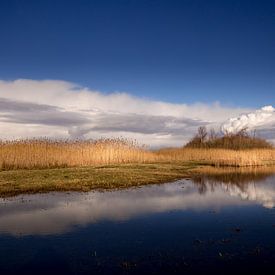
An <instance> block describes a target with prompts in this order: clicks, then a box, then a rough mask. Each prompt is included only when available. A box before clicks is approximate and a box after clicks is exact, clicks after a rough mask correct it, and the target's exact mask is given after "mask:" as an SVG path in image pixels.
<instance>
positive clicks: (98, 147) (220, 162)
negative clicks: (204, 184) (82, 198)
mask: <svg viewBox="0 0 275 275" xmlns="http://www.w3.org/2000/svg"><path fill="white" fill-rule="evenodd" d="M174 161H183V162H186V161H195V162H199V163H205V164H210V165H214V166H258V165H268V164H274V163H275V149H251V150H239V151H236V150H228V149H192V148H171V149H161V150H158V151H150V150H148V149H146V148H145V147H144V146H139V145H138V144H137V143H136V142H134V141H129V140H127V139H100V140H97V141H91V140H89V141H80V140H78V141H63V140H57V141H53V140H47V139H30V140H17V141H0V169H2V170H9V169H35V168H37V169H39V168H55V167H82V166H91V165H105V164H120V163H150V162H151V163H152V162H174Z"/></svg>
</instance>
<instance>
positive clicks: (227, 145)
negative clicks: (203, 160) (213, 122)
mask: <svg viewBox="0 0 275 275" xmlns="http://www.w3.org/2000/svg"><path fill="white" fill-rule="evenodd" d="M185 148H223V149H233V150H242V149H258V148H267V149H271V148H273V146H272V144H271V143H269V142H268V141H266V140H265V139H262V138H259V137H256V136H255V135H254V136H251V135H249V133H248V132H247V129H243V130H241V131H239V132H238V133H234V134H226V135H223V136H218V135H217V134H216V133H215V131H214V130H213V129H212V130H211V131H210V134H209V133H208V132H207V130H206V128H205V127H199V129H198V133H197V134H196V135H195V136H194V137H193V138H192V139H191V140H190V141H189V142H188V143H187V144H186V145H185Z"/></svg>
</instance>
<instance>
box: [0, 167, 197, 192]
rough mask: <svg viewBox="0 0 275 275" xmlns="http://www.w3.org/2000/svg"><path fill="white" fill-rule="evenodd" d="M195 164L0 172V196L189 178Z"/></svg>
mask: <svg viewBox="0 0 275 275" xmlns="http://www.w3.org/2000/svg"><path fill="white" fill-rule="evenodd" d="M195 167H197V166H196V165H195V164H190V163H173V164H171V163H158V164H119V165H108V166H93V167H78V168H59V169H37V170H35V169H33V170H9V171H2V172H0V196H1V197H7V196H14V195H18V194H26V193H45V192H50V191H90V190H108V189H120V188H128V187H134V186H136V187H137V186H141V185H145V184H155V183H163V182H169V181H174V180H177V179H182V178H186V177H190V176H191V174H192V172H191V171H192V169H193V168H195Z"/></svg>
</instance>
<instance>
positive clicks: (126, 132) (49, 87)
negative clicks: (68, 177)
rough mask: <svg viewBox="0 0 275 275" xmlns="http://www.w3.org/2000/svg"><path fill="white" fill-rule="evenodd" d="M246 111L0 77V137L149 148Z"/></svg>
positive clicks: (181, 138)
mask: <svg viewBox="0 0 275 275" xmlns="http://www.w3.org/2000/svg"><path fill="white" fill-rule="evenodd" d="M251 111H253V110H251V109H245V108H228V107H223V106H221V105H220V104H218V103H213V104H202V103H195V104H189V105H188V104H184V103H183V104H174V103H168V102H163V101H154V100H150V99H146V98H138V97H134V96H131V95H130V94H127V93H123V92H114V93H111V94H104V93H101V92H99V91H93V90H90V89H88V88H85V87H81V86H78V85H76V84H74V83H70V82H65V81H57V80H44V81H37V80H25V79H20V80H15V81H0V138H5V139H7V138H26V137H41V136H47V137H56V138H60V137H62V138H99V137H118V136H124V137H127V138H133V139H136V140H137V141H139V142H140V143H145V144H151V145H152V146H164V145H166V146H167V145H168V146H171V145H182V144H183V143H184V142H186V141H187V140H188V139H189V138H190V137H191V136H192V135H194V133H195V132H196V129H197V128H198V126H201V125H205V126H208V127H214V128H216V129H218V130H219V129H220V125H221V124H222V123H224V122H225V121H227V120H228V119H229V118H231V117H234V116H238V115H239V114H240V113H247V112H251ZM272 121H273V122H274V121H275V120H272ZM274 124H275V123H274ZM274 124H273V126H274ZM270 125H272V124H270V123H269V124H268V127H265V124H264V123H262V124H261V130H262V133H264V134H265V133H266V134H267V137H268V138H269V139H273V138H274V135H273V129H274V128H272V127H271V128H270Z"/></svg>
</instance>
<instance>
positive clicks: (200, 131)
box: [197, 126, 207, 143]
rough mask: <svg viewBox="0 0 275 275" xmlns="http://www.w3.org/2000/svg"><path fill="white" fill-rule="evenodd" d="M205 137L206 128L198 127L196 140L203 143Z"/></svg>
mask: <svg viewBox="0 0 275 275" xmlns="http://www.w3.org/2000/svg"><path fill="white" fill-rule="evenodd" d="M206 137H207V130H206V127H204V126H201V127H199V129H198V133H197V138H199V140H200V143H204V142H205V141H206Z"/></svg>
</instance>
